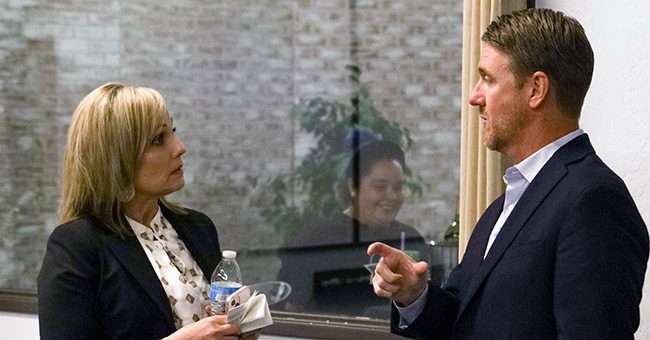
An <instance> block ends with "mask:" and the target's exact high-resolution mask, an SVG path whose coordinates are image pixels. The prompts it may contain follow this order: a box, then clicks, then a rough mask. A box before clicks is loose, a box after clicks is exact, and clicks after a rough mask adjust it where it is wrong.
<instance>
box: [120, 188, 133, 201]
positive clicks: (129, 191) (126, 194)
mask: <svg viewBox="0 0 650 340" xmlns="http://www.w3.org/2000/svg"><path fill="white" fill-rule="evenodd" d="M134 196H135V189H134V188H133V185H129V187H128V188H126V189H125V190H123V191H121V192H120V193H119V194H117V199H119V200H120V202H122V203H126V202H128V201H130V200H132V199H133V197H134Z"/></svg>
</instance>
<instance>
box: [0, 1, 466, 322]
mask: <svg viewBox="0 0 650 340" xmlns="http://www.w3.org/2000/svg"><path fill="white" fill-rule="evenodd" d="M2 6H3V10H2V11H1V12H0V32H2V35H1V36H2V38H1V39H2V40H1V41H2V42H1V43H0V78H1V81H2V84H3V85H4V86H3V89H2V91H1V92H0V97H1V100H0V117H1V118H2V123H1V124H0V136H1V137H0V145H2V147H1V148H0V157H1V158H2V161H1V162H0V164H1V165H0V187H2V188H3V190H2V194H1V195H0V217H1V219H0V221H1V222H0V261H1V263H2V264H3V265H2V266H1V267H0V288H2V289H4V290H7V291H10V292H11V294H9V295H8V296H10V297H11V298H10V300H4V301H9V302H6V303H8V304H7V306H12V304H11V303H10V302H11V301H16V300H17V301H19V302H18V303H20V301H23V299H24V298H27V299H29V297H30V296H33V293H29V292H33V291H34V290H35V288H36V284H35V278H36V275H37V273H38V270H39V266H40V263H41V260H42V257H43V254H44V251H45V243H46V240H47V237H48V235H49V233H50V232H51V230H52V229H53V228H54V226H55V225H56V209H57V200H58V190H59V177H60V168H61V163H62V155H63V148H64V144H65V138H66V131H67V127H68V124H69V122H70V118H71V114H72V111H73V110H74V108H75V106H76V104H77V103H78V102H79V100H80V99H81V98H82V97H83V96H84V95H85V94H87V93H88V92H89V91H90V90H92V89H94V88H96V87H97V86H99V85H101V84H103V83H106V82H109V81H120V82H123V83H127V84H134V85H142V86H148V87H153V88H155V89H157V90H159V91H160V92H161V93H162V94H163V95H164V96H165V97H166V99H167V101H168V105H169V107H170V110H171V111H172V115H173V117H174V121H175V125H176V126H177V128H178V132H177V134H178V135H179V136H180V138H181V139H182V140H183V142H184V143H185V145H186V146H187V149H188V152H187V154H186V156H185V157H184V159H185V174H186V175H185V176H186V186H185V188H184V189H183V190H182V191H181V192H178V193H176V194H174V195H173V196H172V199H173V200H175V201H178V202H181V203H182V204H183V205H185V206H188V207H191V208H193V209H196V210H200V211H203V212H205V213H206V214H207V215H208V216H210V217H211V218H212V219H213V221H214V222H215V224H216V225H217V228H218V231H219V237H220V242H221V246H222V248H223V249H235V250H238V252H239V256H238V262H239V263H240V265H241V267H242V272H243V276H244V281H245V282H248V283H252V282H261V281H271V280H277V279H283V280H286V281H287V282H289V283H290V284H291V285H292V287H293V292H292V295H291V296H292V297H296V298H300V299H301V301H311V300H319V301H320V302H318V303H316V304H313V305H309V304H307V305H304V306H299V305H298V304H299V303H302V302H297V303H295V304H294V305H290V304H289V305H288V304H286V303H284V304H278V305H273V306H271V307H272V310H273V311H274V312H277V313H279V314H278V315H284V316H287V319H291V317H292V315H293V314H287V313H293V312H297V313H301V314H303V313H309V314H314V313H315V314H327V315H330V314H331V315H333V316H332V317H331V320H338V319H337V318H342V319H341V320H344V321H341V322H342V323H344V324H345V323H347V322H351V321H349V320H350V319H349V318H350V317H352V318H354V317H366V318H372V319H373V320H374V318H378V319H379V320H385V318H386V315H387V314H386V311H387V309H386V308H387V306H388V302H386V301H378V302H377V303H376V305H375V304H374V303H375V302H376V301H375V300H377V299H376V298H375V300H373V301H375V302H373V303H368V306H367V307H369V308H366V309H355V308H353V306H354V307H358V306H362V305H363V306H365V304H366V303H367V302H368V301H370V300H368V299H371V298H372V296H368V297H363V296H362V295H363V294H372V291H371V288H370V286H369V285H368V283H367V276H368V275H369V273H368V272H364V269H363V266H360V265H361V264H364V263H366V262H368V261H370V259H368V257H367V256H366V255H365V249H366V247H367V245H368V244H369V243H370V242H371V241H373V240H377V239H385V240H387V241H389V242H392V244H393V245H396V246H399V245H400V243H401V234H398V235H400V237H397V236H396V235H395V234H391V235H384V236H377V235H376V234H373V233H370V234H368V233H366V232H365V231H364V229H363V228H361V229H359V227H358V226H357V227H355V226H354V225H349V226H348V228H347V229H346V231H345V232H334V233H332V231H331V230H329V231H328V230H325V231H323V232H325V234H322V235H320V234H313V235H311V236H312V239H311V240H307V239H303V240H300V239H297V237H298V235H301V233H303V234H304V232H305V228H310V227H313V225H309V224H308V223H307V222H306V221H305V220H300V222H301V223H293V224H291V223H289V222H290V221H289V220H287V223H286V225H284V226H283V223H282V220H279V221H278V220H277V219H276V221H275V222H273V221H272V220H273V216H274V215H273V212H275V213H277V212H278V211H280V210H277V209H284V208H287V207H289V208H291V207H296V208H297V209H299V210H300V211H303V210H304V209H307V210H308V212H310V211H309V209H311V208H310V206H309V205H308V204H307V203H306V198H307V197H309V196H308V193H305V192H301V191H300V190H298V188H297V185H298V184H296V183H291V182H287V181H285V182H282V181H280V182H278V181H276V180H282V179H285V180H286V178H287V177H286V176H287V175H290V174H293V173H295V170H296V169H297V168H298V167H299V166H300V164H302V161H303V160H304V159H305V157H308V156H309V155H310V152H311V150H312V149H314V148H317V145H316V143H317V142H318V141H319V138H318V136H314V135H313V134H311V133H309V132H308V131H307V130H306V129H305V126H304V125H301V123H300V121H299V120H298V119H297V117H296V116H295V115H292V114H291V113H292V112H298V113H299V112H302V113H303V114H304V113H305V112H307V113H308V112H309V110H317V109H318V108H319V107H320V108H323V109H327V107H330V109H329V110H341V111H340V112H347V113H348V114H349V113H350V112H354V110H362V111H363V110H367V109H368V105H370V104H372V107H373V108H374V109H376V111H377V112H378V115H379V116H380V117H383V118H385V119H386V120H387V121H388V122H390V124H397V125H398V126H399V127H400V128H401V129H402V130H401V131H402V132H404V131H408V136H409V138H410V141H411V142H412V143H411V145H410V146H409V147H406V144H404V145H403V146H404V148H405V149H406V163H407V165H408V167H409V168H410V170H411V176H410V177H408V181H407V183H406V184H405V188H404V192H405V202H404V204H403V205H402V207H401V209H400V210H399V214H398V215H397V220H399V221H400V222H402V223H403V224H404V225H408V226H411V227H412V229H411V228H409V229H408V230H407V229H403V230H402V231H405V234H404V244H405V246H406V248H407V249H409V248H412V250H418V252H419V254H418V255H419V256H420V258H422V259H427V260H429V261H430V263H432V275H434V277H435V278H436V279H440V280H442V279H443V278H444V276H445V275H446V271H447V270H448V269H449V266H450V265H453V263H454V262H455V258H456V257H455V254H456V253H455V250H454V246H453V244H452V245H449V244H448V243H445V242H444V236H445V232H446V231H447V227H448V226H449V224H450V222H451V221H452V220H453V218H454V214H455V211H456V204H457V203H456V202H457V195H458V178H459V173H458V171H459V170H458V164H459V159H458V157H459V156H458V155H459V147H460V145H459V144H460V142H459V141H460V137H459V133H460V132H459V131H460V115H459V112H460V93H461V91H460V82H461V40H462V39H461V38H462V6H463V4H462V2H460V1H451V0H450V1H428V0H410V1H374V0H371V1H364V0H359V1H357V0H340V1H338V0H337V1H316V0H277V1H270V0H251V1H234V2H233V1H225V2H222V1H213V2H203V1H189V2H187V1H186V2H182V3H178V2H176V1H166V0H165V1H158V2H156V3H151V2H145V1H116V2H110V3H105V2H99V1H97V2H83V3H75V4H74V5H72V4H68V3H64V2H59V1H40V2H34V1H28V0H25V1H21V0H17V1H11V2H7V3H5V4H4V5H2ZM348 65H354V66H356V67H357V68H346V66H348ZM359 72H360V73H359ZM351 75H353V76H354V75H360V79H359V81H358V82H355V81H353V80H351V79H350V76H351ZM360 86H363V89H365V90H367V97H363V93H362V92H360V91H359V87H360ZM360 93H361V94H362V95H361V97H363V98H360ZM352 99H356V100H352ZM318 105H320V106H318ZM301 110H302V111H301ZM351 123H352V121H350V122H349V124H348V130H349V129H350V128H351V126H352V125H351ZM387 124H388V123H387ZM390 124H389V125H390ZM348 130H345V129H344V130H334V131H338V132H337V133H338V134H339V137H341V138H340V139H341V141H340V142H341V143H343V141H342V139H343V137H344V136H345V134H346V133H347V132H349V131H348ZM404 138H406V137H404ZM404 140H406V139H404ZM330 142H331V143H335V142H336V141H335V139H332V140H330ZM338 155H339V157H341V158H340V159H346V160H347V158H344V157H348V158H349V156H346V155H344V154H343V153H339V154H338ZM350 155H351V154H350ZM342 163H345V162H342ZM339 170H340V169H339ZM337 174H340V171H339V173H337ZM344 182H345V181H344ZM280 183H284V184H286V185H287V186H286V187H285V188H284V189H283V190H284V191H282V192H280V191H278V190H280V189H279V188H278V186H277V185H278V184H280ZM338 184H341V183H338ZM343 184H344V185H345V183H343ZM319 190H321V191H319V192H318V195H316V196H317V197H321V198H322V197H323V196H333V195H335V194H336V193H338V195H339V196H341V194H343V196H345V186H343V189H340V190H338V192H337V189H336V188H334V187H327V188H326V189H319ZM419 190H421V194H418V192H419ZM279 194H282V197H283V198H284V199H285V204H284V206H282V205H277V204H276V205H273V204H272V203H273V202H274V201H273V200H274V199H276V198H278V195H279ZM339 196H337V197H336V198H335V199H334V200H332V201H330V202H338V204H339V205H343V206H344V205H345V204H346V203H345V202H343V203H342V201H341V198H340V197H339ZM273 209H276V210H273ZM322 211H325V210H319V211H311V212H314V213H317V212H322ZM265 212H266V213H265ZM341 212H342V209H338V206H336V208H335V209H334V208H333V209H332V211H331V213H332V214H336V213H341ZM312 215H314V216H316V215H318V214H312ZM275 216H276V217H277V216H278V215H275ZM321 217H323V216H321ZM324 217H327V216H324ZM294 222H295V221H294ZM296 228H297V229H296ZM412 231H413V232H415V233H412ZM307 234H310V233H307ZM317 235H320V236H319V237H315V236H317ZM382 237H383V238H382ZM431 241H433V243H435V244H436V245H433V243H432V242H431ZM323 259H325V260H323ZM343 264H345V265H346V266H343ZM348 265H349V266H348ZM284 273H289V274H287V275H289V276H284V277H282V275H284ZM364 280H366V281H365V282H364ZM365 288H367V289H365ZM340 290H346V291H352V290H354V291H355V292H356V291H357V290H358V292H360V293H358V294H357V293H355V294H352V295H350V294H348V295H350V296H355V297H357V298H359V299H362V300H358V301H350V300H348V299H339V298H337V297H340V296H342V295H341V291H340ZM13 292H20V294H18V295H16V294H13ZM25 292H27V293H25ZM30 294H31V295H30ZM346 306H348V307H350V309H347V307H346ZM12 308H14V307H9V309H12ZM15 308H20V307H15ZM32 310H33V309H32ZM346 318H347V319H346ZM354 320H356V321H355V322H358V320H366V319H354ZM314 322H316V321H314ZM372 322H374V321H363V322H362V324H365V325H368V324H372ZM378 325H380V328H381V327H384V328H385V322H380V321H378ZM360 327H362V326H360Z"/></svg>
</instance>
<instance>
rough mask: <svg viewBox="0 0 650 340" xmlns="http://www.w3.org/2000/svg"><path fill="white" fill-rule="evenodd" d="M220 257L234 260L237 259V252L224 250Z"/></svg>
mask: <svg viewBox="0 0 650 340" xmlns="http://www.w3.org/2000/svg"><path fill="white" fill-rule="evenodd" d="M221 256H223V257H225V258H227V259H234V258H235V257H237V252H236V251H234V250H224V251H223V252H222V253H221Z"/></svg>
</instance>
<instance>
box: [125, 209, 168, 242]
mask: <svg viewBox="0 0 650 340" xmlns="http://www.w3.org/2000/svg"><path fill="white" fill-rule="evenodd" d="M124 217H126V221H127V222H129V225H130V226H131V229H133V232H134V233H135V234H136V235H138V236H140V235H141V234H142V233H145V234H148V235H151V234H158V233H159V231H160V227H161V226H162V212H161V210H160V207H158V210H156V214H155V215H153V218H152V219H151V223H149V227H147V226H145V225H144V224H142V223H140V222H138V221H136V220H134V219H131V218H129V217H128V216H124ZM156 229H157V230H156Z"/></svg>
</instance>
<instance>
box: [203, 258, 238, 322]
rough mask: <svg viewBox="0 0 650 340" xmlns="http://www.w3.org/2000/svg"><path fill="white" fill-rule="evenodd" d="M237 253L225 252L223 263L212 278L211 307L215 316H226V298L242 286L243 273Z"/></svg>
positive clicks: (220, 263)
mask: <svg viewBox="0 0 650 340" xmlns="http://www.w3.org/2000/svg"><path fill="white" fill-rule="evenodd" d="M236 257H237V252H236V251H233V250H224V251H223V252H222V253H221V262H219V264H218V265H217V268H215V269H214V272H213V273H212V277H211V278H210V305H211V306H212V313H213V314H226V298H227V297H228V295H230V294H231V293H233V292H235V291H236V290H237V289H239V287H241V285H242V279H241V271H240V270H239V265H238V264H237V260H236V259H235V258H236Z"/></svg>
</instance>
